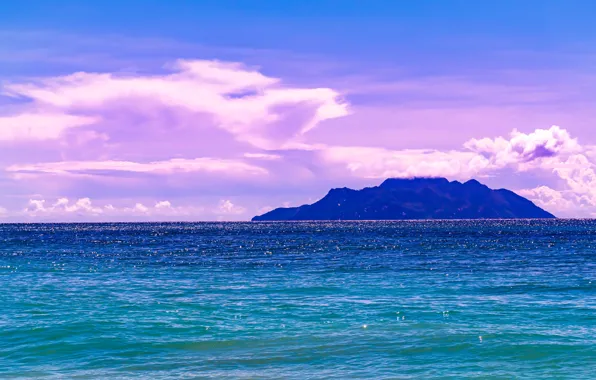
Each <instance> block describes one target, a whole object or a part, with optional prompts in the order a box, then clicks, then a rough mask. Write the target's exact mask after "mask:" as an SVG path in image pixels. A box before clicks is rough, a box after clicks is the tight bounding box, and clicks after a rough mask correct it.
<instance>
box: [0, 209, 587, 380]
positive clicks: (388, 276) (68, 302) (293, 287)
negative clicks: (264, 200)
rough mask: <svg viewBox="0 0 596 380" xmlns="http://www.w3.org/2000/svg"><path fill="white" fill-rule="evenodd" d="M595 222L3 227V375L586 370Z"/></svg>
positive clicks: (539, 373) (569, 373)
mask: <svg viewBox="0 0 596 380" xmlns="http://www.w3.org/2000/svg"><path fill="white" fill-rule="evenodd" d="M595 252H596V222H594V221H586V220H549V221H546V220H544V221H542V220H536V221H527V220H520V221H420V222H407V221H403V222H336V223H325V222H318V223H309V222H304V223H173V224H157V223H156V224H148V223H142V224H45V225H0V287H1V289H2V291H1V292H0V305H2V312H1V313H0V378H3V379H4V378H79V379H91V378H106V377H113V378H155V379H159V378H206V377H213V378H218V379H222V378H271V379H278V378H295V379H308V378H432V377H438V378H453V379H456V378H462V377H468V378H495V379H498V378H503V379H506V378H527V379H537V378H570V379H590V378H596V253H595Z"/></svg>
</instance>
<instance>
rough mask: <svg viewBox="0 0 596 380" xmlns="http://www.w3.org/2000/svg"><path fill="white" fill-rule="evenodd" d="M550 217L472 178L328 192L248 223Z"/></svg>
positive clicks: (392, 181)
mask: <svg viewBox="0 0 596 380" xmlns="http://www.w3.org/2000/svg"><path fill="white" fill-rule="evenodd" d="M529 218H532V219H534V218H555V216H554V215H553V214H551V213H549V212H547V211H545V210H543V209H541V208H540V207H538V206H536V205H535V204H534V203H533V202H532V201H530V200H528V199H526V198H524V197H522V196H519V195H517V194H516V193H514V192H513V191H510V190H506V189H498V190H493V189H490V188H489V187H487V186H486V185H483V184H481V183H480V182H478V181H476V180H474V179H472V180H469V181H467V182H464V183H461V182H458V181H449V180H447V179H445V178H409V179H403V178H390V179H387V180H385V181H384V182H383V183H382V184H381V185H380V186H375V187H367V188H364V189H362V190H353V189H348V188H346V187H344V188H338V189H332V190H330V191H329V193H327V195H325V196H324V197H323V198H322V199H320V200H319V201H317V202H315V203H313V204H310V205H303V206H299V207H285V208H277V209H275V210H272V211H269V212H267V213H265V214H263V215H258V216H255V217H254V218H253V219H252V220H253V221H285V220H408V219H529Z"/></svg>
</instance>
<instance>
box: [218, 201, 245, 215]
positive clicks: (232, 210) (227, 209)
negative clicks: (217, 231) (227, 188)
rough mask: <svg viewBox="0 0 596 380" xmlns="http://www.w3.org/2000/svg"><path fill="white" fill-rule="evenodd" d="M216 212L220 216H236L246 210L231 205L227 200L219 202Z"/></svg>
mask: <svg viewBox="0 0 596 380" xmlns="http://www.w3.org/2000/svg"><path fill="white" fill-rule="evenodd" d="M218 211H219V213H222V214H231V215H238V214H243V213H244V212H245V211H246V209H245V208H244V207H240V206H237V205H235V204H233V203H232V202H231V201H230V200H229V199H222V200H221V201H220V202H219V208H218Z"/></svg>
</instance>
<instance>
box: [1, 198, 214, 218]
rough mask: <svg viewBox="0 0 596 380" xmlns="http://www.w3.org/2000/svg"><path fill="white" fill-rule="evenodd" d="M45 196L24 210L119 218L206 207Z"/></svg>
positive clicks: (199, 211) (194, 213) (187, 213)
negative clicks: (116, 203)
mask: <svg viewBox="0 0 596 380" xmlns="http://www.w3.org/2000/svg"><path fill="white" fill-rule="evenodd" d="M48 203H49V202H47V201H46V200H45V199H30V200H29V202H28V204H27V207H25V209H24V210H23V214H24V215H26V216H29V217H31V218H36V217H46V218H47V217H49V218H55V219H64V218H66V219H68V218H69V216H79V217H89V218H91V219H92V220H99V219H97V218H102V219H101V220H114V219H116V220H118V219H122V218H125V219H128V218H136V217H141V218H150V219H152V220H156V219H160V218H164V217H165V218H178V217H185V218H190V219H192V218H193V217H195V218H197V219H199V218H201V217H203V216H204V215H205V211H206V210H205V208H204V207H199V206H192V205H191V206H173V205H172V203H171V202H170V201H167V200H164V201H158V202H156V203H155V205H154V206H153V207H148V206H145V205H144V204H143V203H141V202H136V203H134V205H133V206H131V207H126V206H123V207H114V206H113V205H112V204H110V203H108V204H105V205H103V206H101V205H97V204H95V203H94V202H92V201H91V200H90V199H89V198H80V199H77V200H76V201H74V202H71V201H70V200H69V199H68V198H59V199H57V200H56V201H54V202H52V203H50V204H49V205H48ZM0 214H1V213H0ZM6 215H7V216H13V217H14V216H18V213H12V214H11V213H10V212H8V211H6Z"/></svg>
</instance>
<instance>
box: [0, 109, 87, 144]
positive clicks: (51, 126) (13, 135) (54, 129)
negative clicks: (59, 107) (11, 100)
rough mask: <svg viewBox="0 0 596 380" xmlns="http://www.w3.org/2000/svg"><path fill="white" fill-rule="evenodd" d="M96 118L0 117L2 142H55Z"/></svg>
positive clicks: (51, 116)
mask: <svg viewBox="0 0 596 380" xmlns="http://www.w3.org/2000/svg"><path fill="white" fill-rule="evenodd" d="M97 121H98V118H96V117H88V116H76V115H67V114H60V113H23V114H17V115H10V116H0V141H19V140H53V139H58V138H59V137H60V136H61V135H62V134H63V132H64V131H66V130H68V129H70V128H74V127H81V126H84V125H90V124H93V123H95V122H97Z"/></svg>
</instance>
